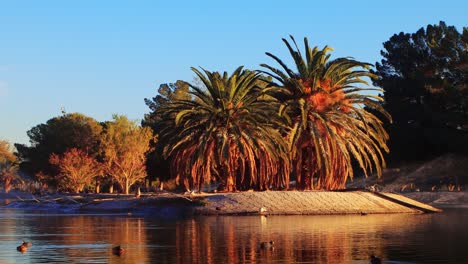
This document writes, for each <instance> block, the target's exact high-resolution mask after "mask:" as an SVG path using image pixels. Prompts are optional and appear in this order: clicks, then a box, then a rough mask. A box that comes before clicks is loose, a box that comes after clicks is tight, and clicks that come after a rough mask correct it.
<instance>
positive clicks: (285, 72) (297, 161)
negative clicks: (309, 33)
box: [261, 36, 390, 189]
mask: <svg viewBox="0 0 468 264" xmlns="http://www.w3.org/2000/svg"><path fill="white" fill-rule="evenodd" d="M291 40H292V43H289V42H288V41H287V40H286V39H283V42H284V43H285V44H286V47H287V48H288V50H289V52H290V54H291V56H292V57H293V59H294V63H295V67H296V70H292V69H290V68H289V67H288V66H287V65H286V64H285V63H283V62H282V61H281V60H280V59H279V58H278V57H276V56H275V55H273V54H271V53H266V54H267V55H268V56H269V57H271V58H273V59H274V60H275V61H276V62H277V63H278V64H279V65H280V66H281V68H279V69H278V68H274V67H272V66H269V65H266V64H262V65H261V66H262V67H264V68H266V69H267V70H268V71H267V72H265V73H266V74H268V75H270V76H271V77H273V80H274V82H272V83H271V86H272V87H271V88H270V89H269V93H270V94H271V95H272V96H273V97H275V98H277V99H278V100H279V101H280V102H281V104H282V105H283V107H282V108H281V112H280V113H281V114H283V115H284V116H285V117H286V118H287V120H288V121H289V129H288V131H287V132H286V133H285V134H286V139H287V141H288V143H289V148H290V153H291V162H292V164H291V167H292V168H293V172H294V175H293V176H295V178H296V180H297V185H298V187H299V188H301V189H314V188H315V189H342V188H345V183H346V180H347V178H348V177H352V176H353V168H352V162H353V161H357V163H358V164H359V166H360V167H361V168H362V170H363V171H364V172H368V171H372V169H373V168H375V169H376V172H377V174H378V175H380V174H381V171H382V168H383V167H384V166H385V161H384V158H383V155H382V152H381V150H382V149H383V150H385V151H388V149H387V146H386V141H387V139H388V135H387V133H386V132H385V130H384V129H383V126H382V122H381V121H380V120H379V119H378V118H377V117H376V116H375V115H373V114H372V113H371V112H369V111H367V109H373V110H375V111H377V112H379V113H380V114H382V115H384V116H387V118H390V116H389V115H388V114H387V113H386V112H385V111H384V110H383V108H382V107H381V106H380V105H379V104H378V103H377V102H378V101H381V100H382V99H381V98H380V97H379V96H373V95H371V94H369V93H366V92H367V91H371V90H378V89H373V88H370V87H368V83H367V81H366V80H365V79H366V78H373V77H374V75H373V74H372V73H370V72H369V71H368V70H369V68H370V66H371V65H370V64H368V63H363V62H359V61H356V60H354V59H352V58H337V59H334V60H330V54H329V52H330V51H331V50H332V49H331V48H330V47H328V46H326V47H324V48H323V49H321V50H320V49H318V48H317V47H314V48H311V47H309V44H308V41H307V38H304V46H305V56H304V55H303V54H301V52H300V50H299V47H298V46H297V44H296V42H295V40H294V38H293V37H292V36H291ZM291 44H294V46H292V45H291ZM364 106H365V107H366V108H364Z"/></svg>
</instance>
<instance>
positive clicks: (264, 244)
mask: <svg viewBox="0 0 468 264" xmlns="http://www.w3.org/2000/svg"><path fill="white" fill-rule="evenodd" d="M274 244H275V242H273V240H270V242H262V243H260V248H261V249H271V248H273V245H274Z"/></svg>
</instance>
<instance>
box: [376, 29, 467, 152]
mask: <svg viewBox="0 0 468 264" xmlns="http://www.w3.org/2000/svg"><path fill="white" fill-rule="evenodd" d="M467 40H468V29H467V28H464V29H463V33H462V34H460V33H459V32H458V31H457V29H456V28H455V27H453V26H447V25H446V24H445V23H444V22H440V23H439V24H438V25H428V26H427V27H426V28H421V29H419V30H418V31H417V32H415V33H411V34H410V33H403V32H401V33H399V34H395V35H393V36H392V37H391V38H390V39H389V40H388V41H386V42H385V43H384V44H383V46H384V49H383V50H382V51H381V54H382V56H383V59H382V61H381V62H380V63H377V64H376V71H375V74H377V75H378V76H379V79H377V80H375V84H376V85H378V86H380V87H382V88H383V89H384V97H385V103H384V107H385V108H386V110H387V111H389V112H390V113H391V114H392V116H393V118H394V121H395V122H394V125H393V126H392V127H391V130H392V135H394V136H392V149H393V151H392V152H393V153H394V154H395V155H394V156H395V158H396V159H399V158H403V159H408V158H415V157H419V158H420V157H423V156H425V155H431V154H440V152H447V151H462V152H463V151H464V152H465V153H466V149H467V148H468V138H467V134H466V131H468V122H467V120H468V74H467V72H468V41H467ZM460 143H462V144H460ZM409 145H411V146H413V147H412V148H409V147H408V146H409Z"/></svg>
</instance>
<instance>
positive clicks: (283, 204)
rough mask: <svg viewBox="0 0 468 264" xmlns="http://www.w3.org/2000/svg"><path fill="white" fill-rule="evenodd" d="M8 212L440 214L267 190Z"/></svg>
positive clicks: (100, 199) (359, 196)
mask: <svg viewBox="0 0 468 264" xmlns="http://www.w3.org/2000/svg"><path fill="white" fill-rule="evenodd" d="M5 207H8V208H19V209H26V210H28V209H31V210H51V211H58V212H62V213H123V214H145V215H155V216H161V217H179V216H193V215H252V214H266V215H300V214H301V215H325V214H328V215H332V214H386V213H427V212H439V211H440V210H439V209H437V208H435V207H432V206H430V205H427V204H423V203H420V202H417V201H415V200H412V199H410V198H407V197H404V196H401V195H397V194H392V193H373V192H369V191H345V192H326V191H306V192H300V191H266V192H240V193H217V194H208V193H203V194H191V195H185V196H184V195H178V194H172V193H158V194H147V195H143V196H142V197H140V198H135V197H133V196H130V195H128V196H125V195H87V196H86V195H85V196H72V195H68V196H67V195H57V196H56V197H46V198H44V197H40V198H38V197H35V198H34V199H20V200H16V201H11V202H9V204H8V205H5Z"/></svg>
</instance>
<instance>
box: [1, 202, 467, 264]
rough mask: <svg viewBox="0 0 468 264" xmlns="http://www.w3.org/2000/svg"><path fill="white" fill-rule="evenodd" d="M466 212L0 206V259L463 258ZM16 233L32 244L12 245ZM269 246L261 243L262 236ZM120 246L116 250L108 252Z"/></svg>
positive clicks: (399, 260)
mask: <svg viewBox="0 0 468 264" xmlns="http://www.w3.org/2000/svg"><path fill="white" fill-rule="evenodd" d="M467 221H468V210H460V209H457V210H449V211H447V212H444V213H441V214H426V215H407V214H400V215H397V214H395V215H366V216H359V215H349V216H269V217H264V216H242V217H241V216H206V217H197V218H190V219H178V220H174V219H172V220H162V219H155V218H152V217H144V218H143V217H130V216H125V215H63V214H44V213H42V214H34V213H28V212H25V211H20V210H3V209H1V210H0V263H64V262H67V263H269V262H276V263H294V262H301V263H369V256H370V255H371V254H374V255H377V256H379V257H380V258H382V259H383V260H384V263H461V262H463V261H465V260H467V259H468V251H467V250H464V246H465V245H466V243H467V242H468V227H467V225H466V223H467ZM22 239H26V240H29V241H32V242H33V246H32V247H31V248H29V249H28V251H27V252H25V253H21V252H18V251H16V247H17V246H18V245H19V244H20V243H21V241H22ZM271 240H272V241H274V247H272V248H270V247H268V248H261V247H260V244H261V242H265V241H271ZM116 245H121V246H122V247H123V248H124V249H125V253H124V254H123V255H122V256H120V257H119V256H115V255H113V254H112V247H113V246H116Z"/></svg>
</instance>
